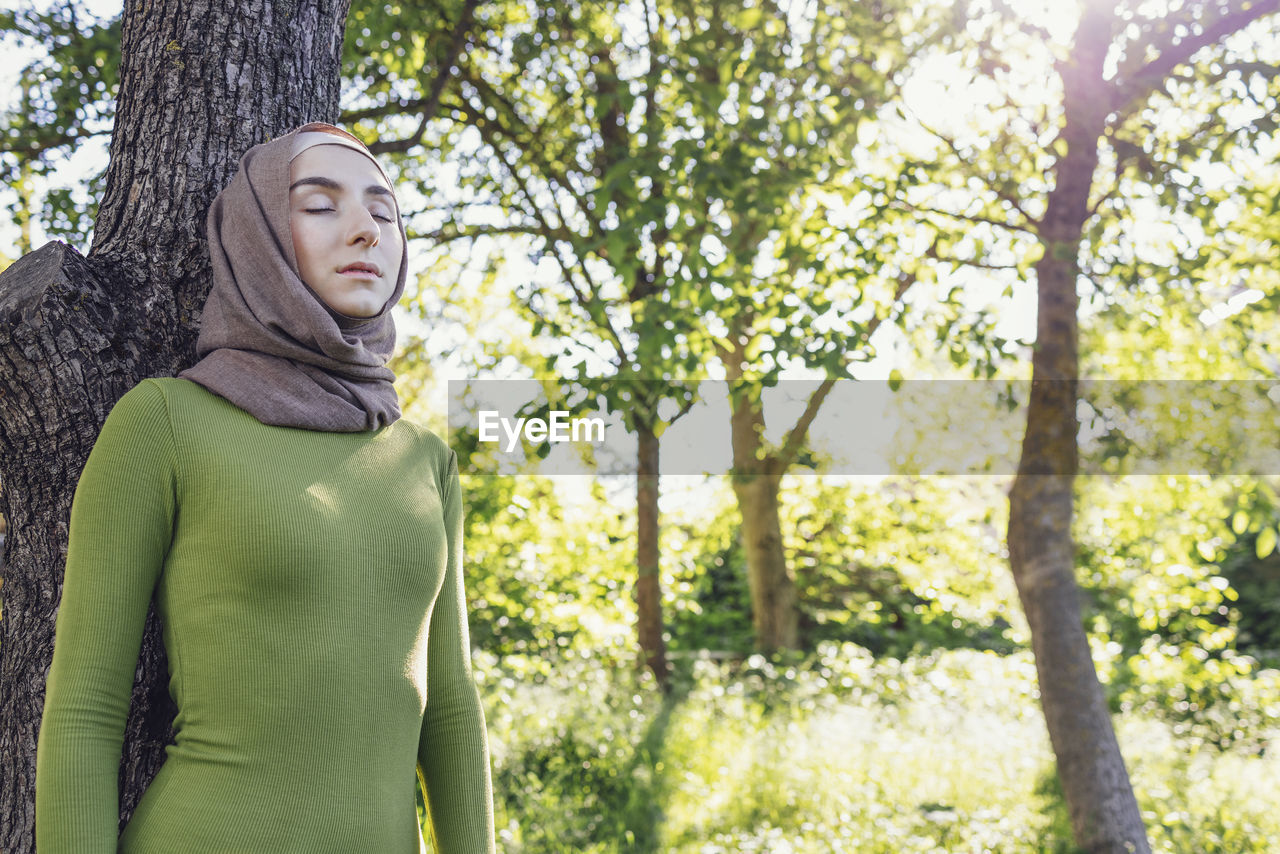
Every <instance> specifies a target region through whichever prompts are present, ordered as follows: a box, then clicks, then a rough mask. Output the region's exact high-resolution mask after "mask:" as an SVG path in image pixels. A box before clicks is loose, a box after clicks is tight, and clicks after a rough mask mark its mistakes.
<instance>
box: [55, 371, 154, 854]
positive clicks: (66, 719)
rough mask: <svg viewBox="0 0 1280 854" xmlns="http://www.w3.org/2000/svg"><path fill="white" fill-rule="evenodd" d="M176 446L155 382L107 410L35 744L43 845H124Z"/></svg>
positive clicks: (87, 850) (64, 849)
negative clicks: (130, 756) (143, 660)
mask: <svg viewBox="0 0 1280 854" xmlns="http://www.w3.org/2000/svg"><path fill="white" fill-rule="evenodd" d="M174 457H175V455H174V446H173V431H172V428H171V426H170V423H169V414H168V408H167V406H166V404H165V398H164V392H163V391H161V389H159V388H158V387H157V386H155V385H154V384H152V383H148V382H145V381H144V382H143V383H141V384H139V385H138V386H136V387H134V388H133V389H131V390H130V391H128V392H126V393H125V395H124V396H123V397H121V398H120V400H119V401H118V402H117V403H116V405H115V407H114V408H113V409H112V410H111V414H110V415H108V416H107V420H106V423H105V424H103V426H102V432H101V433H100V434H99V436H98V440H97V442H96V443H95V444H94V446H93V451H92V452H91V453H90V454H89V459H88V461H87V462H86V463H85V467H84V471H83V472H82V473H81V475H80V481H79V484H78V485H77V486H76V492H75V497H74V499H73V500H72V504H71V526H70V532H69V541H68V549H67V564H66V572H65V575H64V577H63V587H62V602H61V604H60V606H59V608H58V616H57V623H56V636H55V637H56V640H55V643H54V649H53V664H52V666H51V667H50V669H49V678H48V683H47V686H46V690H45V703H44V717H43V720H42V722H41V726H40V737H39V744H38V747H37V754H36V846H37V849H38V850H39V852H40V854H97V852H103V854H115V851H116V847H117V840H118V838H119V832H118V830H119V823H120V808H119V793H118V785H119V775H120V747H121V742H122V740H123V738H124V726H125V717H126V715H127V714H128V711H129V697H130V694H131V692H132V688H133V675H134V671H135V669H136V668H137V662H138V648H139V646H140V645H141V642H142V628H143V623H144V621H145V620H146V616H147V607H148V605H149V603H150V601H151V595H152V591H153V590H154V588H155V585H156V581H157V579H158V578H159V575H160V569H161V566H162V565H163V563H164V557H165V553H166V552H167V550H168V548H169V543H170V540H171V538H172V533H173V519H174V511H175V508H176V506H177V476H176V470H177V467H176V464H175V458H174Z"/></svg>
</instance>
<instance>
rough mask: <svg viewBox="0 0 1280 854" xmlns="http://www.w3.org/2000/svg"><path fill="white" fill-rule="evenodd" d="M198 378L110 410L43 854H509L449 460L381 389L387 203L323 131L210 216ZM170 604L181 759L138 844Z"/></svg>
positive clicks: (82, 501) (389, 268) (71, 597)
mask: <svg viewBox="0 0 1280 854" xmlns="http://www.w3.org/2000/svg"><path fill="white" fill-rule="evenodd" d="M208 236H209V249H210V254H211V256H212V262H213V286H212V289H211V291H210V293H209V298H208V301H207V303H206V305H205V309H204V314H203V316H202V318H201V329H200V337H199V340H198V344H197V352H198V355H199V356H200V357H201V358H200V361H199V362H198V363H197V364H196V365H195V366H193V367H192V368H190V369H188V370H187V371H184V372H183V373H182V374H180V375H179V377H177V378H164V379H149V380H144V381H143V382H142V383H140V384H138V386H136V387H135V388H133V389H132V390H130V391H129V392H128V393H126V394H125V395H124V396H123V397H122V398H121V399H120V400H119V402H117V404H116V405H115V407H114V409H113V410H112V411H111V414H110V415H109V416H108V418H107V421H106V423H105V424H104V425H103V428H102V433H101V434H100V436H99V438H98V441H97V443H96V444H95V446H94V449H93V452H92V453H91V454H90V456H89V460H88V462H87V464H86V465H85V468H84V472H83V474H82V475H81V478H80V482H79V485H78V486H77V489H76V495H75V499H74V502H73V505H72V511H71V529H70V543H69V549H68V554H67V565H66V575H65V582H64V587H63V596H62V603H61V606H60V609H59V612H58V618H57V635H56V643H55V647H54V655H53V665H52V668H51V669H50V671H49V680H48V689H47V694H46V699H45V709H44V719H43V723H42V727H41V730H40V741H39V746H38V754H37V772H36V773H37V778H36V842H37V846H38V851H39V852H40V854H63V852H66V854H93V852H116V851H117V850H119V851H120V852H124V854H173V852H183V853H184V854H222V852H247V854H288V852H298V853H299V854H302V852H306V854H316V852H335V854H338V852H341V854H356V852H371V854H413V853H414V852H417V851H418V850H419V846H420V832H419V829H418V824H417V815H416V809H415V796H414V781H415V774H417V775H420V779H421V781H422V784H423V790H424V792H425V793H426V796H427V801H428V804H429V810H430V814H431V820H432V826H433V828H434V833H435V843H436V848H437V851H439V852H440V854H482V852H490V851H492V850H493V848H494V838H493V808H492V794H491V790H490V777H489V760H488V748H487V743H486V737H485V727H484V715H483V712H482V710H481V707H480V701H479V697H478V695H477V692H476V689H475V686H474V683H473V682H472V679H471V669H470V661H469V655H470V648H469V641H468V631H467V619H466V612H465V602H466V600H465V597H464V595H463V582H462V541H461V535H462V498H461V494H460V491H459V482H458V468H457V460H456V457H455V456H454V454H453V452H452V451H450V450H449V448H448V447H447V446H446V445H445V443H444V442H443V441H441V440H440V439H439V438H438V437H437V436H435V435H434V434H432V433H431V432H429V431H427V430H424V429H422V428H419V427H416V426H415V425H413V424H410V423H408V422H407V421H403V420H399V415H400V410H399V406H398V401H397V398H396V394H395V391H394V389H393V387H392V380H393V379H394V375H393V374H392V373H391V371H390V370H389V369H388V368H387V367H386V361H387V358H388V357H389V356H390V355H391V352H392V348H393V346H394V344H395V328H394V326H393V324H392V319H391V316H390V311H391V307H392V306H393V305H395V303H396V301H397V300H398V299H399V297H400V294H401V293H402V291H403V290H404V286H405V277H406V272H407V269H408V265H407V254H406V250H405V233H404V226H403V223H402V221H401V218H400V212H399V208H398V205H397V202H396V198H395V195H394V193H393V192H392V188H391V184H390V183H389V182H388V180H387V178H386V175H385V174H384V173H383V172H382V169H381V168H380V167H379V166H378V164H377V163H376V162H375V161H374V159H373V156H372V155H371V154H370V153H369V151H368V150H367V149H366V148H365V147H364V146H363V145H362V144H361V143H360V142H359V141H358V140H356V139H355V138H354V137H352V136H350V135H349V134H346V133H345V132H344V131H341V130H339V129H338V128H335V127H333V126H331V125H324V124H311V125H305V126H303V127H301V128H299V129H298V130H296V131H293V132H292V133H289V134H286V135H285V136H282V137H279V138H277V139H274V140H272V141H270V142H267V143H264V144H262V145H258V146H255V147H254V148H252V149H250V150H249V151H248V152H247V153H246V154H245V155H244V157H243V158H242V159H241V161H240V169H239V172H238V173H237V174H236V176H235V177H234V178H233V179H232V181H231V183H230V184H229V185H228V186H227V187H226V189H224V190H223V191H222V193H220V194H219V196H218V197H217V199H216V200H215V201H214V203H213V206H212V208H211V209H210V211H209V218H208ZM153 594H154V597H155V602H156V606H157V610H158V612H159V614H160V617H161V621H162V625H163V636H164V644H165V649H166V651H167V653H168V658H169V669H170V681H169V691H170V694H171V695H172V696H173V699H174V702H175V703H176V705H177V708H178V715H177V718H176V720H175V722H174V729H175V742H174V743H173V744H171V745H169V746H168V748H167V755H166V759H165V762H164V764H163V766H162V767H161V769H160V772H159V773H158V774H157V776H156V778H155V780H154V781H153V782H152V783H151V785H150V787H149V788H148V789H147V791H146V792H145V794H144V795H143V798H142V801H141V803H140V804H139V806H138V809H137V811H136V812H135V813H134V815H133V817H132V818H131V819H130V821H129V823H128V825H127V826H126V827H125V829H124V832H123V834H122V835H118V834H117V829H118V809H119V806H118V796H117V780H118V774H119V765H120V747H121V740H122V737H123V731H124V724H125V717H126V714H127V712H128V707H129V696H130V691H131V687H132V683H133V675H134V670H135V667H136V664H137V656H138V649H139V645H140V642H141V637H142V627H143V621H144V619H145V616H146V613H147V606H148V603H149V602H150V601H151V599H152V596H153Z"/></svg>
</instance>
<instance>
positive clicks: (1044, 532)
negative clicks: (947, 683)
mask: <svg viewBox="0 0 1280 854" xmlns="http://www.w3.org/2000/svg"><path fill="white" fill-rule="evenodd" d="M1109 5H1110V4H1101V3H1092V4H1089V5H1088V6H1086V10H1085V13H1084V16H1083V18H1082V20H1081V24H1080V29H1079V31H1078V32H1077V35H1076V40H1075V50H1074V52H1073V54H1072V57H1071V59H1070V61H1069V62H1068V64H1066V65H1065V66H1064V68H1063V83H1064V90H1065V91H1064V96H1065V114H1066V115H1065V126H1064V129H1063V138H1064V139H1065V141H1066V143H1067V149H1066V154H1065V155H1064V156H1063V157H1062V158H1061V159H1060V160H1059V161H1058V164H1057V168H1056V170H1055V176H1054V177H1055V179H1056V180H1055V184H1054V189H1053V190H1052V191H1051V192H1050V194H1049V199H1048V205H1047V209H1046V212H1045V217H1044V220H1043V223H1042V229H1041V237H1042V240H1043V241H1044V245H1045V247H1044V255H1043V256H1042V258H1041V260H1040V261H1039V263H1037V264H1036V279H1037V284H1038V288H1039V293H1038V297H1039V301H1038V307H1039V315H1038V317H1037V325H1036V345H1035V352H1034V355H1033V357H1032V388H1031V400H1030V404H1029V408H1028V412H1027V429H1026V434H1025V436H1024V438H1023V444H1022V457H1021V460H1020V462H1019V465H1018V473H1017V476H1016V478H1015V479H1014V483H1013V487H1012V489H1011V491H1010V494H1009V505H1010V506H1009V560H1010V564H1011V567H1012V570H1013V576H1014V579H1015V581H1016V582H1017V587H1018V595H1019V597H1020V599H1021V602H1022V607H1023V609H1024V611H1025V612H1026V615H1027V622H1028V623H1029V625H1030V628H1031V639H1032V647H1033V650H1034V652H1035V658H1036V672H1037V675H1038V677H1039V683H1040V703H1041V706H1042V707H1043V709H1044V715H1045V723H1046V725H1047V727H1048V730H1049V739H1050V742H1051V743H1052V745H1053V752H1054V755H1055V756H1056V757H1057V763H1058V776H1059V778H1060V779H1061V781H1062V788H1063V792H1064V795H1065V798H1066V801H1067V808H1068V811H1069V813H1070V816H1071V826H1072V831H1073V833H1074V834H1075V837H1076V842H1077V843H1078V844H1079V845H1080V846H1081V847H1082V848H1084V849H1085V850H1086V851H1089V852H1091V854H1094V852H1097V854H1102V852H1107V853H1108V854H1110V852H1117V854H1119V852H1146V851H1149V850H1150V848H1149V845H1148V842H1147V837H1146V829H1145V827H1144V826H1143V823H1142V816H1141V814H1140V813H1139V811H1138V804H1137V801H1136V799H1135V798H1134V795H1133V789H1132V787H1131V786H1130V783H1129V775H1128V772H1127V771H1126V770H1125V765H1124V759H1123V757H1122V756H1121V754H1120V748H1119V744H1118V743H1117V741H1116V737H1115V731H1114V729H1113V728H1112V724H1111V716H1110V714H1109V712H1108V709H1107V704H1106V698H1105V697H1104V695H1103V691H1102V686H1101V685H1100V684H1099V682H1098V677H1097V673H1096V672H1095V670H1094V667H1093V658H1092V656H1091V655H1090V651H1089V643H1088V638H1087V637H1086V635H1085V631H1084V625H1083V619H1082V615H1081V611H1080V601H1079V593H1078V589H1077V587H1076V579H1075V543H1074V540H1073V538H1072V534H1071V518H1072V510H1073V495H1072V482H1073V480H1074V476H1075V473H1076V466H1077V447H1076V432H1077V424H1076V383H1077V379H1078V376H1079V360H1078V355H1077V338H1078V335H1077V328H1076V319H1077V309H1078V300H1077V296H1076V280H1077V279H1078V277H1079V272H1080V271H1079V262H1078V260H1077V256H1078V253H1079V247H1080V244H1081V240H1082V238H1083V230H1084V224H1085V221H1086V220H1087V219H1088V216H1089V213H1088V202H1089V193H1090V189H1091V187H1092V183H1093V174H1094V170H1095V169H1096V168H1097V165H1098V140H1099V137H1100V136H1101V134H1102V131H1103V127H1104V123H1105V121H1106V116H1107V109H1108V99H1107V97H1105V95H1106V86H1105V83H1104V80H1103V77H1102V73H1103V60H1104V59H1105V56H1106V51H1107V48H1108V46H1109V45H1110V42H1111V21H1112V15H1113V13H1112V11H1111V10H1110V8H1107V7H1109Z"/></svg>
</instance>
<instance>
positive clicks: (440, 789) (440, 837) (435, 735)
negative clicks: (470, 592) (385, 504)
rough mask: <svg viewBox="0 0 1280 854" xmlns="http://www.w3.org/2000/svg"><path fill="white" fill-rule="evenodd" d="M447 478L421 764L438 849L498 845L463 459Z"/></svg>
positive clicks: (451, 853)
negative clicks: (468, 586) (476, 655)
mask: <svg viewBox="0 0 1280 854" xmlns="http://www.w3.org/2000/svg"><path fill="white" fill-rule="evenodd" d="M447 465H448V473H447V475H446V476H445V478H443V483H444V489H443V492H442V495H441V501H442V502H443V504H444V525H445V534H446V536H447V538H448V561H447V563H446V566H445V574H444V585H443V587H441V589H440V595H439V598H438V599H437V600H436V604H435V610H434V612H433V613H432V615H431V627H430V629H429V634H428V639H427V709H426V713H425V715H424V716H423V720H422V734H421V737H420V738H419V740H418V766H419V769H420V771H421V774H422V782H423V792H424V794H425V795H426V800H427V808H428V810H430V812H431V824H432V827H433V829H434V832H435V846H436V851H438V852H439V854H485V852H492V851H493V850H494V833H493V789H492V784H491V782H490V777H489V742H488V737H487V735H486V733H485V724H484V710H483V709H482V708H481V706H480V695H479V693H478V692H477V691H476V687H475V683H474V682H473V681H472V678H471V640H470V635H469V632H468V630H467V602H466V595H465V593H464V592H463V585H462V493H461V485H460V483H459V480H458V459H457V455H456V454H454V452H453V451H450V452H449V461H448V464H447Z"/></svg>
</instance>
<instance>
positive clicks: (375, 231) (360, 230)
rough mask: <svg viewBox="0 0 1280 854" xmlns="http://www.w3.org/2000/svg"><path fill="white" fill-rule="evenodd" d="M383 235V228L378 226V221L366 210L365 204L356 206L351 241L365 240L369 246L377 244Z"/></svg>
mask: <svg viewBox="0 0 1280 854" xmlns="http://www.w3.org/2000/svg"><path fill="white" fill-rule="evenodd" d="M381 235H382V230H381V229H380V228H378V221H377V220H376V219H374V218H373V214H371V213H369V211H367V210H365V208H364V206H360V207H358V208H356V214H355V218H354V222H353V223H352V225H351V242H352V243H360V242H364V243H365V244H367V245H369V246H377V245H378V239H379V238H380V237H381Z"/></svg>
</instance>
